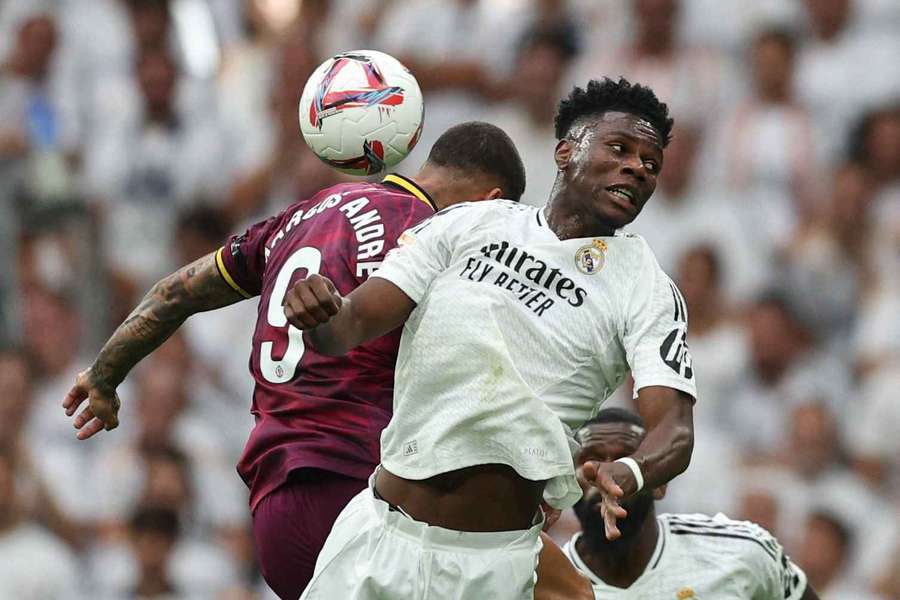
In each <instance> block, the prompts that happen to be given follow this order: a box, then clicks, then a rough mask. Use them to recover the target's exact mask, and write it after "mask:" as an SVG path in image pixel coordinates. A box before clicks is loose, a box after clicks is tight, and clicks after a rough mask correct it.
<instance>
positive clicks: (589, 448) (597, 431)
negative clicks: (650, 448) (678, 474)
mask: <svg viewBox="0 0 900 600" xmlns="http://www.w3.org/2000/svg"><path fill="white" fill-rule="evenodd" d="M645 433H646V431H645V430H644V428H643V427H638V426H637V425H632V424H631V423H602V424H594V425H589V426H588V427H585V428H584V429H582V430H581V431H579V433H578V441H579V442H580V443H581V450H579V452H578V454H577V455H576V457H575V462H576V463H577V464H578V465H579V466H580V465H582V464H584V463H585V462H586V461H588V460H598V461H602V462H611V461H614V460H616V459H618V458H623V457H625V456H630V455H631V454H634V452H635V451H636V450H637V449H638V446H640V445H641V441H642V440H643V439H644V435H645ZM653 501H654V496H653V490H650V489H647V490H644V491H642V492H641V493H639V494H636V495H634V496H632V497H631V498H629V499H628V500H626V501H624V502H623V503H622V507H623V508H625V510H627V511H628V516H627V517H626V518H625V519H622V520H620V521H619V522H618V527H619V530H620V531H621V532H622V537H621V538H619V540H628V539H631V538H632V537H633V536H634V534H635V533H637V531H638V530H639V529H640V527H641V525H642V524H643V523H644V520H645V519H646V518H647V516H648V515H649V514H650V513H651V509H652V508H653ZM599 503H600V493H599V492H597V490H594V489H592V490H589V491H588V492H587V493H586V494H585V495H584V497H583V498H582V499H581V500H579V501H578V504H576V505H575V512H576V514H577V515H578V519H579V520H580V521H581V527H582V529H583V530H584V536H585V538H586V539H587V540H588V542H589V543H591V544H593V546H594V547H595V548H599V547H606V546H608V545H616V541H613V542H610V541H609V540H607V539H606V534H605V530H604V526H603V518H602V517H601V516H600V508H599V506H598V504H599Z"/></svg>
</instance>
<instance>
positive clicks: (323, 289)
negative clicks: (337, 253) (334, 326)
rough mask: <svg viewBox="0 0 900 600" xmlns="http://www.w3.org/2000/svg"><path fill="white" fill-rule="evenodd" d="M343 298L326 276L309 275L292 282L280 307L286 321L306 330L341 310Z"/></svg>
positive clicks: (313, 327)
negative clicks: (282, 309)
mask: <svg viewBox="0 0 900 600" xmlns="http://www.w3.org/2000/svg"><path fill="white" fill-rule="evenodd" d="M342 303H343V298H342V297H341V295H340V294H339V293H338V291H337V289H335V287H334V284H333V283H332V282H331V280H330V279H328V278H327V277H322V276H321V275H310V276H309V277H307V278H306V279H301V280H300V281H298V282H297V283H295V284H294V287H292V288H291V289H290V290H288V292H287V294H286V295H285V297H284V302H282V307H283V308H284V316H285V317H287V320H288V322H289V323H290V324H291V325H293V326H294V327H296V328H297V329H300V330H301V331H306V330H308V329H315V328H316V327H318V326H319V325H322V324H323V323H327V322H328V321H330V320H331V318H332V317H333V316H334V315H336V314H338V311H340V310H341V304H342Z"/></svg>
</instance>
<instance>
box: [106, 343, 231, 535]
mask: <svg viewBox="0 0 900 600" xmlns="http://www.w3.org/2000/svg"><path fill="white" fill-rule="evenodd" d="M176 344H180V345H181V346H182V348H178V349H172V347H173V345H176ZM166 346H167V349H161V353H160V354H158V355H155V356H154V357H153V359H152V360H151V361H150V362H149V364H148V365H147V368H145V369H143V370H142V371H141V373H140V377H139V379H138V381H137V384H136V386H135V387H136V390H135V391H136V394H135V402H134V406H135V417H136V422H137V424H138V426H137V427H136V428H135V429H136V430H135V431H134V432H133V434H132V435H130V436H127V437H122V438H118V439H117V440H116V442H115V443H112V444H111V447H110V448H109V449H108V451H107V452H104V453H103V454H102V456H100V457H99V459H98V460H97V462H96V463H95V465H94V469H93V472H94V473H95V474H96V485H97V489H96V500H95V503H96V507H97V508H96V510H95V515H96V516H97V518H98V519H100V520H102V521H106V522H107V523H109V524H112V525H115V524H116V523H120V522H124V520H125V519H126V517H127V515H128V514H129V513H130V512H131V511H132V510H133V509H134V507H135V506H136V505H137V504H138V502H139V501H140V499H141V497H142V495H146V492H142V491H141V490H142V486H141V484H142V483H143V484H144V485H145V487H146V486H149V485H150V483H152V481H153V480H152V476H153V475H154V473H155V472H154V471H153V467H154V466H155V463H152V462H150V461H148V459H147V456H148V452H149V453H152V452H155V451H158V450H159V449H160V448H163V449H165V448H168V447H170V446H171V447H175V448H179V449H181V451H182V452H183V453H184V454H185V456H186V457H187V458H186V461H187V464H189V465H190V469H189V474H190V477H191V481H190V489H192V490H194V493H193V494H192V496H196V500H195V501H192V502H191V505H192V506H193V507H194V510H193V512H192V514H191V515H190V518H191V519H192V521H193V522H195V523H196V524H197V526H198V527H199V528H201V529H202V530H203V531H209V530H211V529H212V528H215V527H218V526H224V525H233V524H235V523H236V524H238V525H243V524H244V523H245V522H246V517H245V516H244V512H245V508H244V505H245V502H246V493H245V492H244V490H243V487H242V486H241V483H240V481H239V480H238V479H237V478H235V477H234V470H233V464H234V463H233V462H232V460H230V459H231V456H230V452H228V451H227V450H226V448H225V447H224V444H225V441H226V440H224V439H222V436H220V435H219V433H218V431H217V429H216V428H215V426H214V425H212V424H211V423H209V422H208V421H207V420H205V419H203V418H200V417H198V416H197V414H196V413H195V411H194V410H192V409H193V407H192V406H191V400H192V397H191V396H190V394H191V393H192V392H191V391H192V390H196V388H197V386H196V383H195V380H194V379H192V378H191V377H190V374H191V368H190V363H191V361H190V360H183V361H182V363H181V364H178V363H174V362H172V361H171V360H169V359H167V354H168V355H171V354H175V357H176V358H178V356H179V355H180V356H185V355H186V353H187V349H186V348H185V347H184V341H183V339H181V338H180V337H176V338H173V339H170V341H169V342H167V344H166ZM169 480H170V481H174V479H173V478H169ZM179 487H181V486H179ZM148 489H154V488H152V486H150V487H148ZM155 504H159V502H155Z"/></svg>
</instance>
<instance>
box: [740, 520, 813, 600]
mask: <svg viewBox="0 0 900 600" xmlns="http://www.w3.org/2000/svg"><path fill="white" fill-rule="evenodd" d="M747 526H749V527H750V528H751V529H752V531H753V539H754V541H756V542H757V543H756V544H748V545H746V546H745V547H746V548H747V555H746V557H745V558H746V562H747V563H748V564H747V568H748V571H749V573H751V576H752V577H755V578H756V581H755V585H754V586H753V595H752V596H751V597H752V598H753V600H773V599H777V600H782V599H783V600H800V598H802V597H803V593H804V592H805V591H806V585H807V581H806V573H804V572H803V569H801V568H800V567H798V566H797V565H795V564H794V563H793V562H792V561H791V559H790V557H789V556H788V555H787V554H785V552H784V548H782V547H781V544H780V543H778V540H777V539H775V536H773V535H772V534H771V533H769V532H768V531H766V530H765V529H763V528H762V527H760V526H759V525H756V524H752V523H747Z"/></svg>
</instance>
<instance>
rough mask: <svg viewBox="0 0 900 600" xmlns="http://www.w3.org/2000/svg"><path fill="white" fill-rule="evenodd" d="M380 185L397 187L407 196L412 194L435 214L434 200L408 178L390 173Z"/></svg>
mask: <svg viewBox="0 0 900 600" xmlns="http://www.w3.org/2000/svg"><path fill="white" fill-rule="evenodd" d="M381 183H382V184H384V185H390V186H393V187H398V188H400V189H401V190H403V191H404V192H406V193H407V194H412V195H413V196H415V197H416V198H418V199H419V200H421V201H422V202H424V203H425V204H427V205H428V206H430V207H431V209H432V210H433V211H435V212H437V205H435V203H434V200H432V199H431V196H429V195H428V192H426V191H425V190H423V189H422V188H420V187H419V185H418V184H417V183H416V182H415V181H413V180H412V179H410V178H408V177H404V176H403V175H398V174H397V173H391V174H390V175H387V176H386V177H385V178H384V179H382V180H381Z"/></svg>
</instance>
